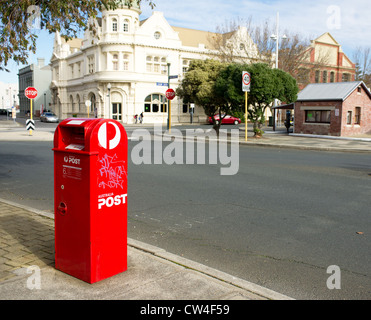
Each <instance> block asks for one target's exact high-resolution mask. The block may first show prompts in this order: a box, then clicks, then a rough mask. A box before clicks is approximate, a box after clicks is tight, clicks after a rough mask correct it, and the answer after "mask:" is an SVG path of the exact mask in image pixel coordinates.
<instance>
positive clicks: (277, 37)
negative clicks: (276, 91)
mask: <svg viewBox="0 0 371 320" xmlns="http://www.w3.org/2000/svg"><path fill="white" fill-rule="evenodd" d="M279 21H280V13H279V12H277V20H276V34H272V35H271V39H272V40H273V41H276V65H275V67H276V69H278V54H279V42H280V34H279ZM281 39H282V40H286V39H287V36H286V35H285V34H284V35H283V36H282V37H281ZM277 105H278V99H274V106H277ZM273 112H274V124H273V130H275V129H276V121H277V118H276V109H274V111H273Z"/></svg>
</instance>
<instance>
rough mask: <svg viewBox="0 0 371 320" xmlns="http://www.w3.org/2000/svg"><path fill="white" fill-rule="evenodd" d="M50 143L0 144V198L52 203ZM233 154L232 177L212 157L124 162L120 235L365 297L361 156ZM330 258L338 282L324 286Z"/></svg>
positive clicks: (306, 286) (367, 186) (368, 281)
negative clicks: (123, 230)
mask: <svg viewBox="0 0 371 320" xmlns="http://www.w3.org/2000/svg"><path fill="white" fill-rule="evenodd" d="M136 144H137V142H129V155H130V154H131V151H132V148H133V147H134V146H135V145H136ZM164 147H166V143H164ZM51 148H52V144H51V142H46V143H44V142H34V143H25V142H16V143H10V142H0V159H1V161H0V198H5V199H8V200H11V201H14V202H17V203H21V204H26V205H29V206H31V207H33V208H37V209H41V210H46V211H52V210H53V152H52V151H51ZM239 156H240V157H239V159H240V160H239V171H238V174H237V175H233V176H220V167H222V166H223V165H220V164H213V165H208V164H205V165H187V164H184V165H171V166H170V165H166V164H158V165H150V164H147V165H134V164H132V163H131V162H130V161H129V181H128V185H129V191H128V215H129V216H128V235H129V237H131V238H134V239H137V240H140V241H143V242H147V243H150V244H152V245H155V246H159V247H162V248H164V249H166V250H168V251H170V252H172V253H175V254H178V255H183V256H184V257H186V258H189V259H192V260H195V261H198V262H201V263H203V264H205V265H209V266H211V267H213V268H217V269H219V270H222V271H225V272H228V273H230V274H232V275H235V276H237V277H241V278H244V279H246V280H248V281H251V282H253V283H256V284H259V285H262V286H265V287H267V288H270V289H272V290H275V291H277V292H281V293H283V294H286V295H288V296H291V297H293V298H297V299H370V297H371V278H370V277H371V275H370V270H371V258H370V252H371V245H370V244H371V242H370V238H369V237H370V234H371V228H370V225H371V223H370V222H371V219H370V204H371V197H370V195H371V155H369V154H355V153H331V152H314V151H300V150H284V149H274V148H261V147H257V148H254V147H251V146H241V147H240V149H239ZM129 159H130V157H129ZM357 232H358V233H357ZM332 265H336V266H338V267H339V268H340V271H341V278H340V280H341V289H333V290H330V289H328V287H327V285H326V283H327V280H328V278H329V277H330V276H331V274H330V273H327V268H328V267H329V266H332Z"/></svg>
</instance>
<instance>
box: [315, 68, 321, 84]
mask: <svg viewBox="0 0 371 320" xmlns="http://www.w3.org/2000/svg"><path fill="white" fill-rule="evenodd" d="M320 76H321V71H319V70H316V75H315V79H314V82H315V83H319V78H320Z"/></svg>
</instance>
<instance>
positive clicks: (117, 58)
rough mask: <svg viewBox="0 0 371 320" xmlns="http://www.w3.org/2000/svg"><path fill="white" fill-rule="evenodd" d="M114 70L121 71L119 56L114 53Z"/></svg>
mask: <svg viewBox="0 0 371 320" xmlns="http://www.w3.org/2000/svg"><path fill="white" fill-rule="evenodd" d="M112 69H113V70H118V69H119V55H118V54H117V53H114V54H113V55H112Z"/></svg>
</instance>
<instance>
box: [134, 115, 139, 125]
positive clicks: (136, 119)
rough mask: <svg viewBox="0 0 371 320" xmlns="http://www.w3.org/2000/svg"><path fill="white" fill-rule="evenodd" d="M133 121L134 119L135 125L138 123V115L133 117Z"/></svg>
mask: <svg viewBox="0 0 371 320" xmlns="http://www.w3.org/2000/svg"><path fill="white" fill-rule="evenodd" d="M134 119H135V124H137V123H138V115H137V114H136V115H135V116H134Z"/></svg>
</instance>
